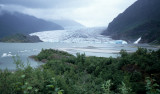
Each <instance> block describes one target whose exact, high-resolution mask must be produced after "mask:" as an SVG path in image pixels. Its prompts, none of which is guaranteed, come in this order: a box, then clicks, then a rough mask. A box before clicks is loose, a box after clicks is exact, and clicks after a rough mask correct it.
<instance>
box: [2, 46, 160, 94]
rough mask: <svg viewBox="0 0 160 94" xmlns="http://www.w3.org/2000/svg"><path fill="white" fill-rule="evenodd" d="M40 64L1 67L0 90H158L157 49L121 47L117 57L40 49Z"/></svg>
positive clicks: (18, 93) (55, 93)
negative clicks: (13, 70)
mask: <svg viewBox="0 0 160 94" xmlns="http://www.w3.org/2000/svg"><path fill="white" fill-rule="evenodd" d="M34 58H35V59H36V60H38V61H43V62H45V63H44V65H42V66H41V67H39V68H31V67H30V66H28V67H23V64H21V62H22V61H20V60H19V59H17V60H16V59H15V63H16V64H17V70H16V71H15V72H9V71H8V70H5V71H0V92H1V93H2V94H11V93H12V94H62V93H63V94H146V93H147V94H159V93H160V87H159V85H160V80H159V79H160V50H158V51H152V50H147V49H143V48H139V49H138V50H137V51H136V52H134V53H127V52H126V51H125V50H121V52H120V57H117V58H112V57H110V58H105V57H95V56H89V57H88V56H85V54H79V53H77V55H76V56H73V55H71V54H69V53H67V52H63V51H58V50H53V49H46V50H44V49H42V51H41V52H40V53H39V54H38V55H37V56H35V57H34Z"/></svg>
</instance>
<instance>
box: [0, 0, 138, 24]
mask: <svg viewBox="0 0 160 94" xmlns="http://www.w3.org/2000/svg"><path fill="white" fill-rule="evenodd" d="M135 1H136V0H127V1H126V0H1V1H0V4H3V9H5V10H9V11H19V12H23V13H26V14H30V15H34V16H36V17H38V18H43V19H46V20H53V19H72V20H75V21H78V22H80V23H81V24H83V25H85V26H89V27H93V26H107V25H108V23H110V22H111V21H112V20H113V19H114V18H115V17H116V16H117V15H118V14H119V13H122V12H123V11H124V10H125V9H126V8H127V7H129V6H130V5H131V4H133V3H134V2H135Z"/></svg>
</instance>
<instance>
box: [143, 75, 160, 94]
mask: <svg viewBox="0 0 160 94" xmlns="http://www.w3.org/2000/svg"><path fill="white" fill-rule="evenodd" d="M155 81H156V80H154V79H150V78H149V77H147V78H146V90H147V94H160V86H159V85H158V84H157V83H155Z"/></svg>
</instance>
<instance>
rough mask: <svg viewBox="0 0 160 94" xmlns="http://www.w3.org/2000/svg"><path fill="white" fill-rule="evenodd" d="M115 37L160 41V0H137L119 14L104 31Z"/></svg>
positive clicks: (130, 40) (150, 41)
mask: <svg viewBox="0 0 160 94" xmlns="http://www.w3.org/2000/svg"><path fill="white" fill-rule="evenodd" d="M103 35H109V36H111V37H112V38H113V39H123V40H126V41H128V42H133V41H135V40H137V39H138V38H139V37H142V40H141V42H143V43H152V42H155V43H159V42H160V37H159V36H160V0H137V1H136V2H135V3H134V4H133V5H131V6H130V7H129V8H127V9H126V10H125V11H124V12H123V13H121V14H119V15H118V16H117V17H116V18H115V19H114V20H113V21H112V22H111V23H110V24H109V26H108V28H107V29H106V30H105V31H104V32H103Z"/></svg>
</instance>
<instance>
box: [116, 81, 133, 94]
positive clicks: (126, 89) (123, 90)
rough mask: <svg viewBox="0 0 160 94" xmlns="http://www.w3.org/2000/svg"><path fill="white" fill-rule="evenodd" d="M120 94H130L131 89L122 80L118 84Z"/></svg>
mask: <svg viewBox="0 0 160 94" xmlns="http://www.w3.org/2000/svg"><path fill="white" fill-rule="evenodd" d="M119 89H120V91H121V94H131V91H132V89H131V88H129V87H127V86H126V84H125V83H124V82H122V85H121V86H120V88H119Z"/></svg>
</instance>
